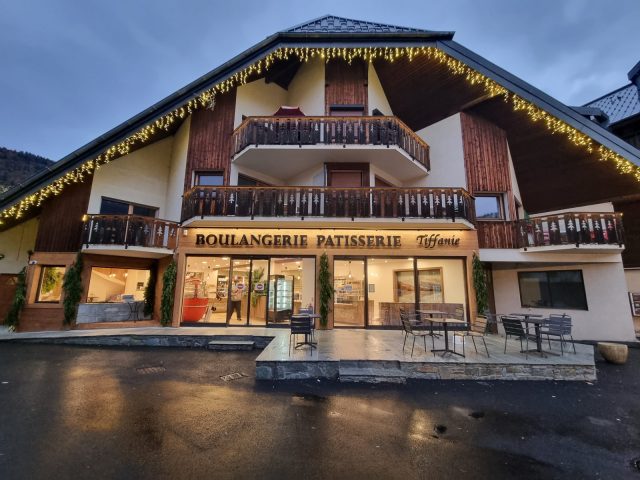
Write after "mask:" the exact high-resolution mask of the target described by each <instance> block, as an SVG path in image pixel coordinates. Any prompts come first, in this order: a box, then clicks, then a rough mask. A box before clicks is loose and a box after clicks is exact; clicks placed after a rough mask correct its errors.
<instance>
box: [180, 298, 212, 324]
mask: <svg viewBox="0 0 640 480" xmlns="http://www.w3.org/2000/svg"><path fill="white" fill-rule="evenodd" d="M208 305H209V299H208V298H206V297H204V298H185V299H184V303H183V306H182V321H183V322H197V321H199V320H200V319H201V318H202V317H203V316H204V314H205V312H206V311H207V306H208Z"/></svg>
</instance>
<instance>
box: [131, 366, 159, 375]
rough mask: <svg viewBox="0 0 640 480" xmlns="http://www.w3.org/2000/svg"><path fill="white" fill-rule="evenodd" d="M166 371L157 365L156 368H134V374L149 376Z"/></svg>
mask: <svg viewBox="0 0 640 480" xmlns="http://www.w3.org/2000/svg"><path fill="white" fill-rule="evenodd" d="M166 370H167V369H166V368H164V367H163V366H162V365H158V366H154V367H138V368H136V372H138V373H139V374H141V375H149V374H152V373H163V372H165V371H166Z"/></svg>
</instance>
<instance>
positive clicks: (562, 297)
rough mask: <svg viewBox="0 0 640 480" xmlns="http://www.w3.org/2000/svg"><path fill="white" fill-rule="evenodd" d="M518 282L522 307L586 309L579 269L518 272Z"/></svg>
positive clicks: (582, 281) (585, 296) (585, 298)
mask: <svg viewBox="0 0 640 480" xmlns="http://www.w3.org/2000/svg"><path fill="white" fill-rule="evenodd" d="M518 283H519V286H520V304H521V305H522V306H523V307H527V308H562V309H568V310H588V307H587V295H586V293H585V289H584V280H583V278H582V271H581V270H555V271H548V272H518Z"/></svg>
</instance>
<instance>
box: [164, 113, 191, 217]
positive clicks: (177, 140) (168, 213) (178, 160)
mask: <svg viewBox="0 0 640 480" xmlns="http://www.w3.org/2000/svg"><path fill="white" fill-rule="evenodd" d="M190 128H191V117H189V118H187V119H186V120H185V121H184V123H183V124H182V125H180V128H178V131H177V132H176V134H175V135H174V138H173V146H172V149H171V160H170V166H169V178H168V181H167V193H166V202H165V209H164V211H165V216H164V217H161V218H164V220H173V221H174V222H179V221H180V215H181V208H182V193H183V192H184V176H185V173H186V170H187V151H188V149H189V129H190Z"/></svg>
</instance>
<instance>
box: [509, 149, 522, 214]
mask: <svg viewBox="0 0 640 480" xmlns="http://www.w3.org/2000/svg"><path fill="white" fill-rule="evenodd" d="M507 154H508V155H509V175H510V177H511V190H512V191H513V196H514V197H515V198H516V200H517V201H518V203H520V208H519V210H518V215H519V218H524V212H525V211H526V207H525V206H524V204H523V203H522V196H521V195H520V185H518V179H517V177H516V169H515V167H514V166H513V158H511V149H510V148H509V145H508V144H507ZM507 210H508V209H507ZM506 214H507V215H509V212H508V211H507V212H506ZM511 220H515V218H513V219H511Z"/></svg>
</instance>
